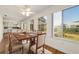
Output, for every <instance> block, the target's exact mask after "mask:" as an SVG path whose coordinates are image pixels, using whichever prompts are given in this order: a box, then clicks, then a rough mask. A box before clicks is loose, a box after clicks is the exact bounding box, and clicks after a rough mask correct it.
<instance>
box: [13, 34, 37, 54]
mask: <svg viewBox="0 0 79 59" xmlns="http://www.w3.org/2000/svg"><path fill="white" fill-rule="evenodd" d="M14 35H15V37H16V38H17V40H18V41H21V42H22V41H23V40H27V41H30V43H29V52H28V53H30V48H31V45H32V43H33V42H32V40H33V39H35V38H37V37H38V35H30V34H23V33H17V34H14ZM22 53H23V49H22Z"/></svg>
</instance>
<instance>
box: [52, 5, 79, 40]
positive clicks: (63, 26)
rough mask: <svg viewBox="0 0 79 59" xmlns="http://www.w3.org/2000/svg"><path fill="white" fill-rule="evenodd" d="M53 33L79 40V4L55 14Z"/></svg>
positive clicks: (56, 35)
mask: <svg viewBox="0 0 79 59" xmlns="http://www.w3.org/2000/svg"><path fill="white" fill-rule="evenodd" d="M53 35H54V37H63V38H65V39H68V40H76V41H79V6H74V7H71V8H68V9H65V10H63V11H61V12H56V13H54V14H53Z"/></svg>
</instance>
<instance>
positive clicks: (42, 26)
mask: <svg viewBox="0 0 79 59" xmlns="http://www.w3.org/2000/svg"><path fill="white" fill-rule="evenodd" d="M46 20H47V16H43V17H40V18H38V31H46V30H47V23H46Z"/></svg>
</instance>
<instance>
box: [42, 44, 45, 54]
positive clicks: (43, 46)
mask: <svg viewBox="0 0 79 59" xmlns="http://www.w3.org/2000/svg"><path fill="white" fill-rule="evenodd" d="M42 53H45V51H44V45H43V51H42Z"/></svg>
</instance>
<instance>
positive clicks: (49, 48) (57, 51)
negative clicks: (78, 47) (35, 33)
mask: <svg viewBox="0 0 79 59" xmlns="http://www.w3.org/2000/svg"><path fill="white" fill-rule="evenodd" d="M44 48H45V49H47V50H48V51H50V52H52V53H53V54H65V53H64V52H62V51H59V50H57V49H55V48H52V47H50V46H48V45H46V44H45V45H44Z"/></svg>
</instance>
